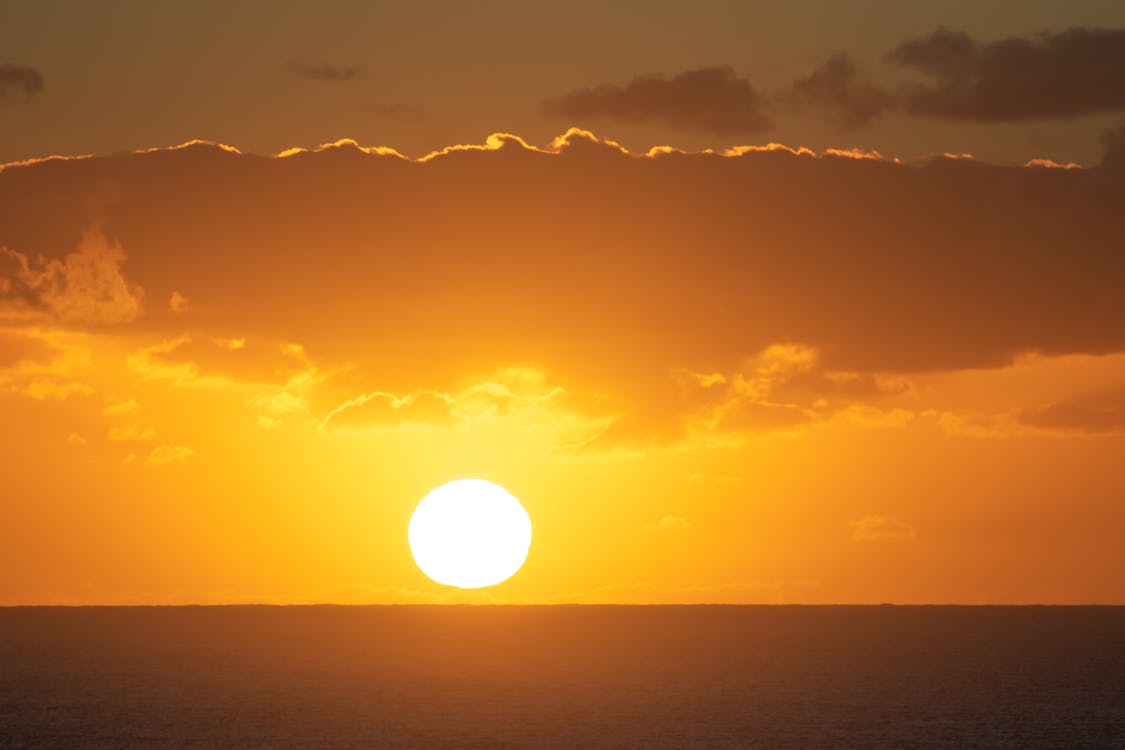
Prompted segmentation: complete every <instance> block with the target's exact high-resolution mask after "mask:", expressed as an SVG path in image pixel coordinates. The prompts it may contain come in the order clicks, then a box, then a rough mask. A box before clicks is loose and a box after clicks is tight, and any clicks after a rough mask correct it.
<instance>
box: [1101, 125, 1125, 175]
mask: <svg viewBox="0 0 1125 750" xmlns="http://www.w3.org/2000/svg"><path fill="white" fill-rule="evenodd" d="M1102 149H1103V151H1102V166H1103V167H1112V168H1114V169H1125V119H1122V120H1120V121H1119V122H1118V123H1117V124H1116V125H1114V126H1113V127H1112V128H1110V129H1109V130H1107V131H1106V132H1105V133H1103V134H1102Z"/></svg>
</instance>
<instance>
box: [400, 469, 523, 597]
mask: <svg viewBox="0 0 1125 750" xmlns="http://www.w3.org/2000/svg"><path fill="white" fill-rule="evenodd" d="M407 537H408V539H409V541H410V551H411V553H412V554H413V555H414V561H415V562H416V563H417V564H418V567H419V568H421V569H422V572H423V573H425V574H426V575H427V576H429V577H430V578H431V579H432V580H434V581H435V582H437V583H440V584H444V585H446V586H456V587H457V588H461V589H479V588H484V587H485V586H495V585H496V584H498V583H501V582H503V581H506V580H508V579H509V578H511V577H512V576H513V575H515V574H516V572H517V571H519V569H520V568H521V567H523V563H524V561H525V560H526V559H527V551H528V548H529V547H530V546H531V518H530V517H529V516H528V515H527V511H526V510H524V508H523V506H522V505H520V501H519V500H517V499H516V498H514V497H513V496H512V495H511V494H510V493H509V492H508V491H507V490H505V489H504V488H503V487H501V486H499V485H497V484H493V483H492V482H489V481H486V480H484V479H458V480H456V481H453V482H449V483H448V484H443V485H442V486H440V487H438V488H437V489H435V490H433V491H432V492H430V494H428V495H426V496H425V497H424V498H422V502H420V503H418V507H417V508H415V509H414V515H412V516H411V517H410V526H409V528H408V530H407Z"/></svg>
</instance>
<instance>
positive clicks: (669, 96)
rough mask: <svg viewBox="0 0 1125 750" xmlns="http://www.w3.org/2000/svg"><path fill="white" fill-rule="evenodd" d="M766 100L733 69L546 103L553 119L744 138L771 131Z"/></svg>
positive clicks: (648, 80)
mask: <svg viewBox="0 0 1125 750" xmlns="http://www.w3.org/2000/svg"><path fill="white" fill-rule="evenodd" d="M765 106H766V101H765V99H764V98H763V97H762V96H761V95H759V94H758V92H757V91H755V90H754V88H753V87H752V86H751V85H750V83H749V81H747V80H746V79H745V78H739V77H738V76H737V75H736V74H735V72H734V71H733V70H732V69H731V68H728V67H714V68H700V69H698V70H689V71H686V72H684V73H680V74H678V75H675V76H673V77H671V78H667V77H664V76H658V75H647V76H638V77H637V78H634V79H633V80H631V81H629V82H628V83H626V84H625V85H624V86H619V85H616V84H611V83H605V84H602V85H600V86H595V87H593V88H584V89H578V90H575V91H571V92H570V93H568V94H566V95H564V96H561V97H559V98H556V99H550V100H547V101H545V102H544V103H543V109H544V111H546V112H547V113H548V114H551V115H556V116H559V117H565V118H569V119H571V120H587V119H592V118H604V119H609V120H619V121H622V122H629V123H640V122H652V121H657V122H663V123H666V124H668V125H670V126H671V127H673V128H676V129H678V130H695V131H702V132H707V133H714V134H716V135H744V134H747V133H756V132H760V131H762V130H766V129H768V128H769V127H770V121H769V118H767V117H766V115H765V114H764V112H763V109H764V107H765Z"/></svg>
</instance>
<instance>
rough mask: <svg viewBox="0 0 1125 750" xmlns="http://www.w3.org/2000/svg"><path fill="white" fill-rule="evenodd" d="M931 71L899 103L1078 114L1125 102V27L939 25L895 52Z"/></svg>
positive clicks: (959, 114)
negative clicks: (988, 34)
mask: <svg viewBox="0 0 1125 750" xmlns="http://www.w3.org/2000/svg"><path fill="white" fill-rule="evenodd" d="M887 59H888V60H889V61H891V62H893V63H896V64H898V65H901V66H904V67H906V68H909V69H912V70H915V71H917V72H919V73H921V74H922V75H924V76H926V77H927V78H929V79H931V80H930V81H929V82H927V83H919V84H914V85H911V86H908V87H907V88H905V89H904V90H903V91H902V92H901V93H900V94H899V95H898V96H899V106H901V107H902V108H903V109H905V110H906V111H907V112H910V113H911V114H917V115H927V116H932V117H942V118H948V119H956V120H977V121H1015V120H1042V119H1051V118H1066V117H1078V116H1081V115H1088V114H1095V113H1099V112H1114V111H1120V110H1123V109H1125V29H1087V28H1072V29H1067V30H1065V31H1061V32H1058V33H1050V32H1047V33H1043V34H1040V35H1038V36H1036V37H1031V38H1025V37H1008V38H1006V39H1000V40H997V41H994V42H987V43H981V42H977V41H976V40H975V39H973V38H972V37H970V36H969V35H968V34H965V33H964V32H954V31H949V30H947V29H944V28H939V29H938V30H937V31H935V32H933V33H932V34H930V35H929V36H925V37H920V38H917V39H911V40H908V41H906V42H903V43H902V44H900V45H899V46H897V47H895V48H894V49H893V50H891V51H890V52H889V53H888V54H887Z"/></svg>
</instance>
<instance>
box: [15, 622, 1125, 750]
mask: <svg viewBox="0 0 1125 750" xmlns="http://www.w3.org/2000/svg"><path fill="white" fill-rule="evenodd" d="M0 747H3V748H215V749H221V748H238V749H239V750H248V749H250V748H396V747H399V748H441V747H465V748H489V749H492V748H524V747H534V748H567V749H568V750H571V749H577V748H595V747H639V748H680V747H701V748H724V747H730V748H754V747H762V748H813V747H825V748H872V747H895V748H911V747H959V748H960V747H1018V748H1033V747H1059V748H1078V747H1116V748H1125V608H1122V607H1117V608H1113V607H886V606H884V607H719V606H715V607H579V606H568V607H153V608H149V607H140V608H74V609H71V608H15V609H0Z"/></svg>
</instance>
